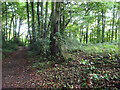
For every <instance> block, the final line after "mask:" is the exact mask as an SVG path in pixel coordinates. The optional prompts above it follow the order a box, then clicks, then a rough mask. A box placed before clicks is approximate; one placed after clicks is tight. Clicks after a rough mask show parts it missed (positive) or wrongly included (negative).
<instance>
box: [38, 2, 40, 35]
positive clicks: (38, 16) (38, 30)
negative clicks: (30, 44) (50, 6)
mask: <svg viewBox="0 0 120 90" xmlns="http://www.w3.org/2000/svg"><path fill="white" fill-rule="evenodd" d="M39 4H40V3H39V0H38V2H37V19H38V37H39V36H40V15H39Z"/></svg>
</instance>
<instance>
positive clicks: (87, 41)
mask: <svg viewBox="0 0 120 90" xmlns="http://www.w3.org/2000/svg"><path fill="white" fill-rule="evenodd" d="M87 43H88V25H87V28H86V44H87Z"/></svg>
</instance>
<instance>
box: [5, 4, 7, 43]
mask: <svg viewBox="0 0 120 90" xmlns="http://www.w3.org/2000/svg"><path fill="white" fill-rule="evenodd" d="M5 9H6V36H5V39H6V41H7V4H6V2H5Z"/></svg>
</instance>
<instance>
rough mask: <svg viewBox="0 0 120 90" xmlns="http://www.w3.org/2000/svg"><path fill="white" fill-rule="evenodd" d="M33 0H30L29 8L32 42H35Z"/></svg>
mask: <svg viewBox="0 0 120 90" xmlns="http://www.w3.org/2000/svg"><path fill="white" fill-rule="evenodd" d="M33 1H34V0H31V10H32V43H34V42H35V26H34V3H33Z"/></svg>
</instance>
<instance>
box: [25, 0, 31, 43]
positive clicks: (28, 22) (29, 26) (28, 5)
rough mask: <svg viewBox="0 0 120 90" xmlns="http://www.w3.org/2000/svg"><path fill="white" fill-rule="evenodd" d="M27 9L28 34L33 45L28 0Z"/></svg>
mask: <svg viewBox="0 0 120 90" xmlns="http://www.w3.org/2000/svg"><path fill="white" fill-rule="evenodd" d="M26 8H27V22H28V34H29V35H30V44H31V43H32V41H31V33H30V23H29V4H28V0H27V2H26Z"/></svg>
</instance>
